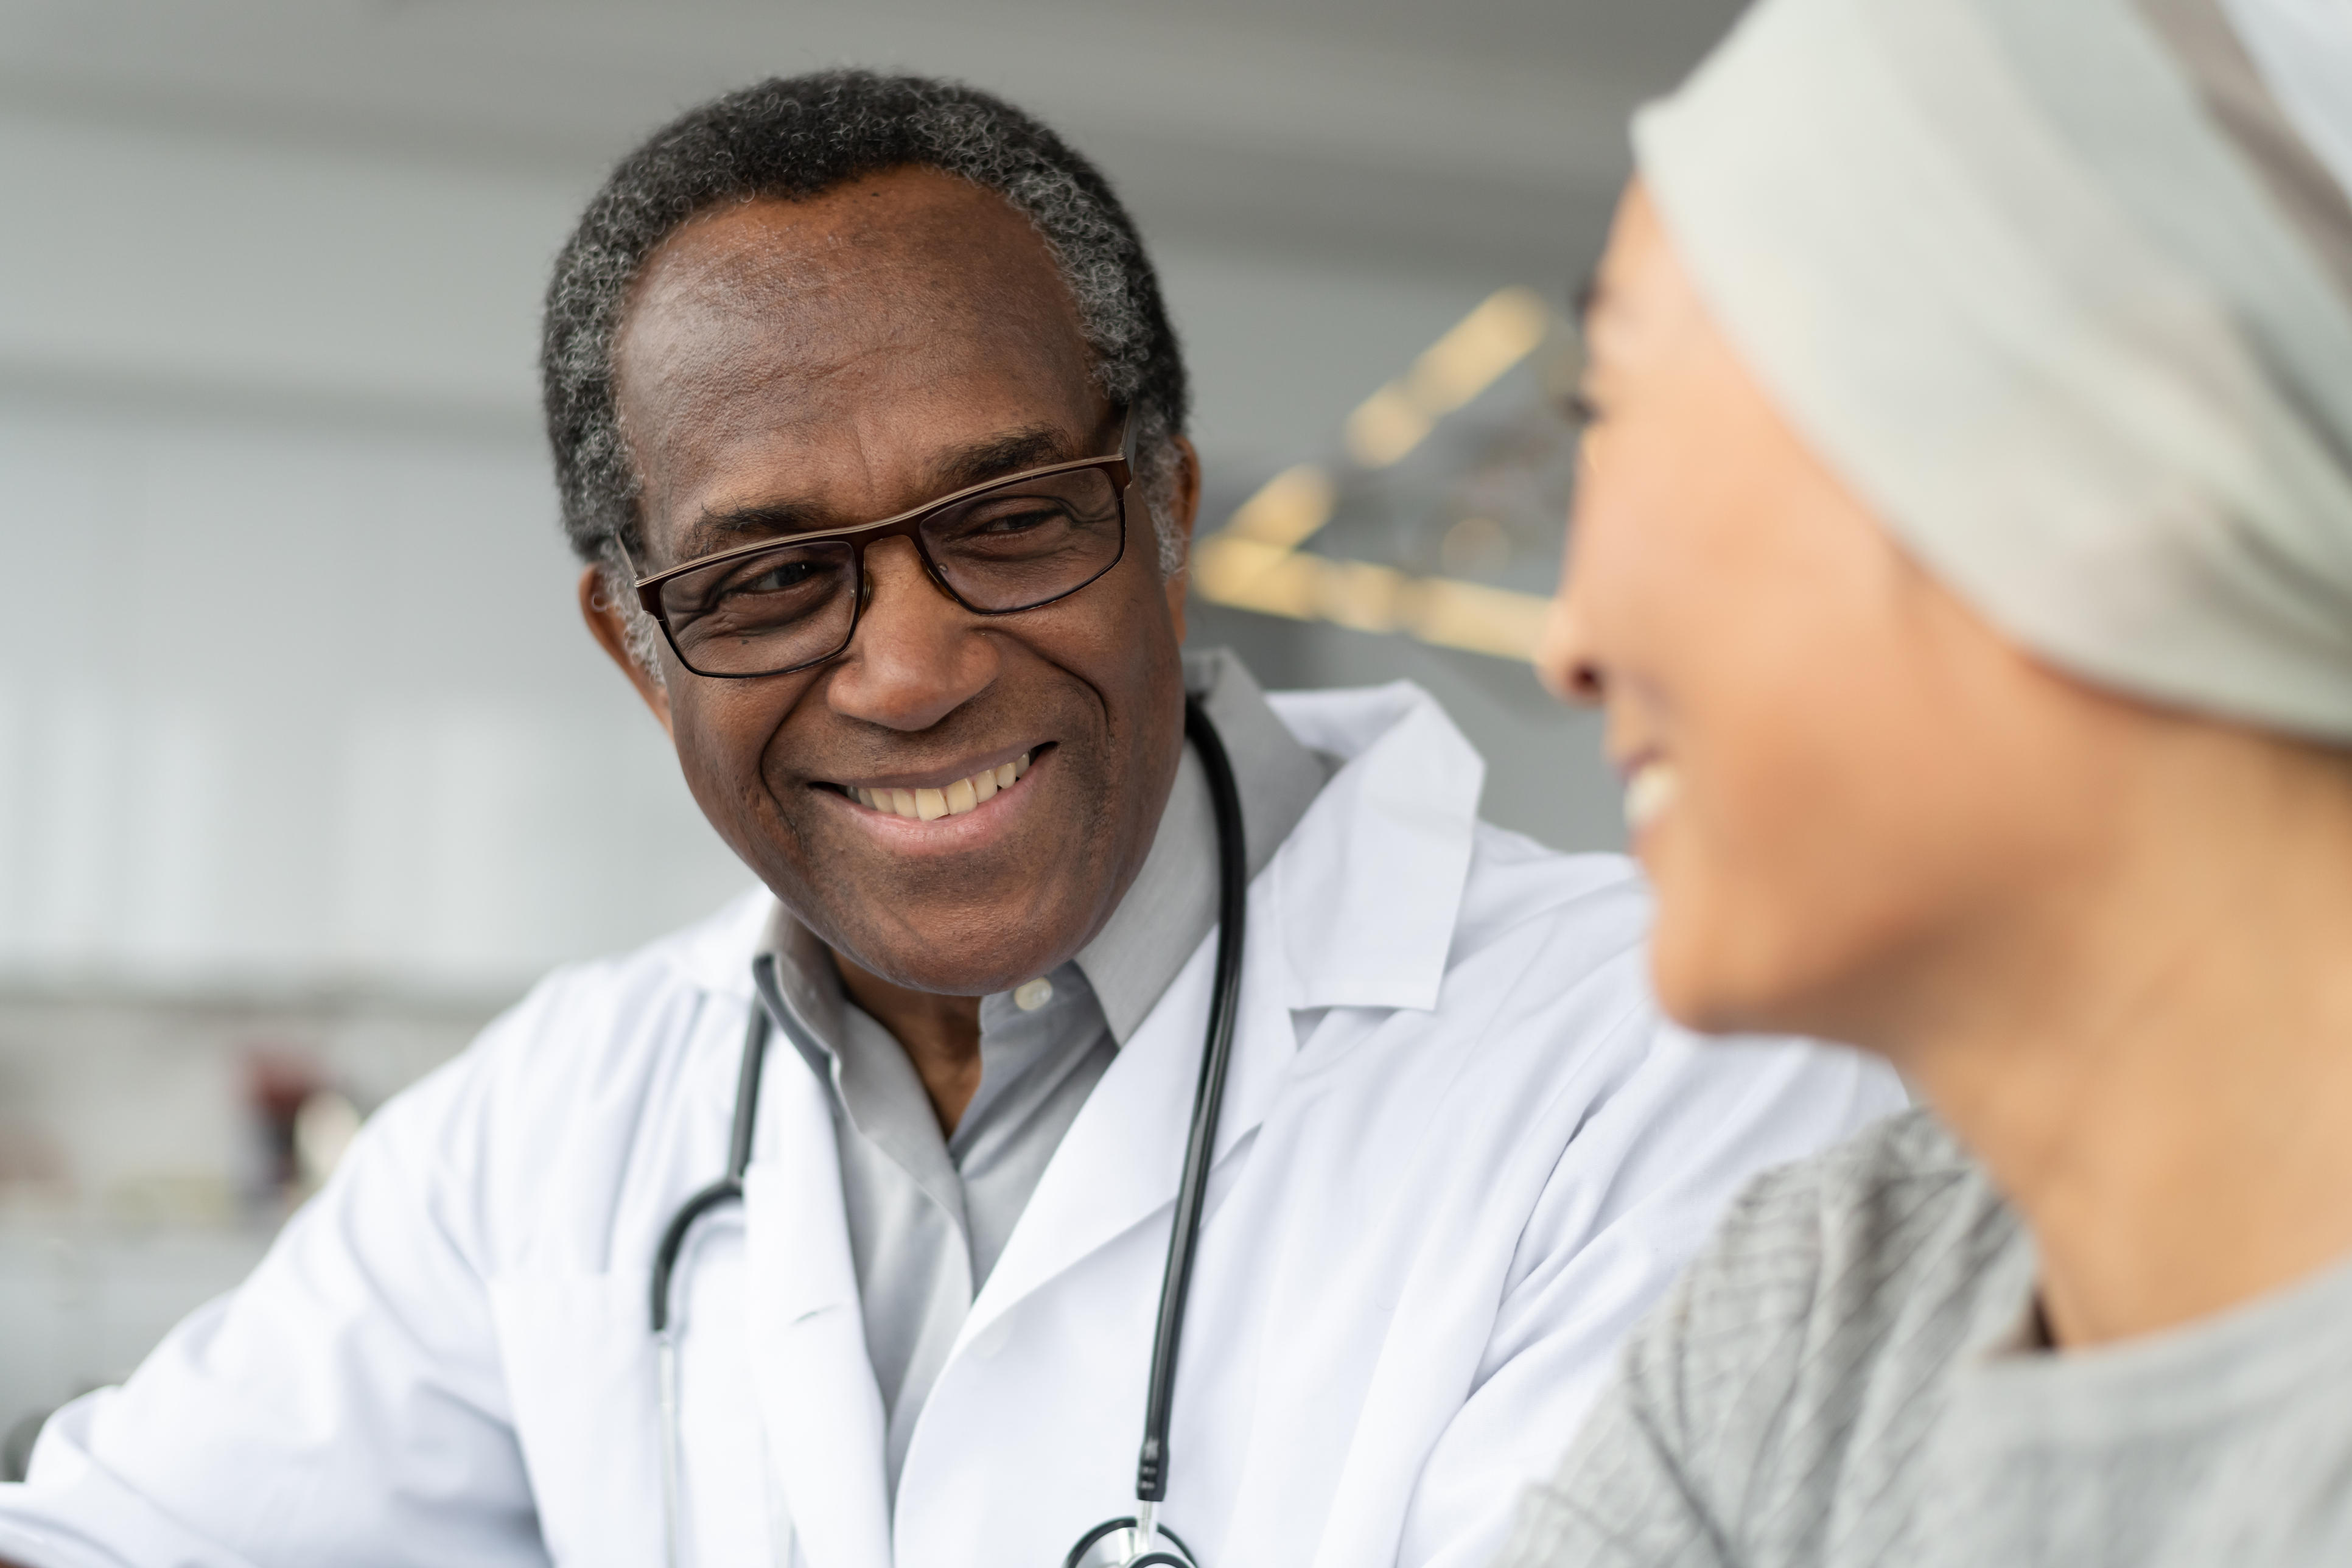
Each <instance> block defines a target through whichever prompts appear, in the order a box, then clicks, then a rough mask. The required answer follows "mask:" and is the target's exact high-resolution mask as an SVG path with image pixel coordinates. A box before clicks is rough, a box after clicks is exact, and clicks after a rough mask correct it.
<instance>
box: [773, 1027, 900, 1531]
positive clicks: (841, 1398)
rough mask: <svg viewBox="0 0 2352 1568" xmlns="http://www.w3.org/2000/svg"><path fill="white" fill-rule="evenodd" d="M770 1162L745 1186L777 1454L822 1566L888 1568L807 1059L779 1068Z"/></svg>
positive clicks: (867, 1370)
mask: <svg viewBox="0 0 2352 1568" xmlns="http://www.w3.org/2000/svg"><path fill="white" fill-rule="evenodd" d="M768 1079H769V1083H768V1088H767V1095H766V1099H767V1101H768V1109H767V1110H766V1112H765V1114H764V1115H763V1117H762V1121H764V1122H765V1123H766V1126H765V1127H764V1128H763V1132H764V1133H765V1135H766V1136H765V1140H764V1142H765V1147H766V1153H765V1155H764V1156H763V1157H762V1158H761V1159H759V1160H756V1161H755V1162H754V1163H752V1165H751V1170H750V1171H749V1172H748V1173H746V1175H745V1178H744V1184H743V1185H744V1192H743V1207H744V1223H745V1227H746V1233H747V1240H748V1246H749V1250H750V1264H751V1289H750V1291H749V1292H748V1294H747V1300H748V1302H749V1305H750V1310H751V1321H750V1323H749V1324H748V1325H746V1336H745V1338H746V1342H747V1343H748V1344H749V1345H750V1346H751V1370H752V1377H753V1379H754V1382H755V1384H756V1388H757V1393H758V1397H759V1403H760V1408H761V1420H762V1426H763V1427H764V1429H765V1431H766V1435H767V1441H768V1451H769V1455H770V1457H771V1459H772V1463H773V1464H774V1466H775V1472H776V1479H777V1484H778V1488H779V1489H780V1490H781V1491H782V1495H783V1503H784V1509H785V1511H786V1512H787V1513H788V1514H789V1516H790V1518H791V1521H792V1524H793V1531H794V1533H795V1535H796V1537H797V1539H798V1542H799V1546H800V1552H801V1556H802V1558H803V1560H804V1561H805V1562H806V1563H809V1564H810V1568H889V1563H890V1525H889V1508H888V1502H887V1495H888V1494H887V1489H886V1487H885V1484H884V1478H883V1415H882V1397H881V1394H880V1392H879V1391H878V1390H877V1387H876V1385H875V1382H874V1369H873V1365H872V1363H870V1362H869V1361H868V1360H867V1359H866V1330H865V1320H864V1318H863V1316H862V1315H861V1313H860V1310H859V1307H858V1299H857V1275H856V1268H855V1267H854V1266H853V1264H852V1262H851V1258H850V1252H849V1230H848V1221H847V1219H846V1217H845V1214H844V1211H843V1207H842V1196H841V1163H840V1153H839V1151H838V1149H837V1148H836V1146H835V1142H834V1129H833V1118H832V1115H831V1113H830V1111H829V1110H828V1108H827V1104H826V1100H825V1097H824V1088H823V1086H821V1085H820V1084H819V1083H818V1082H817V1081H816V1079H815V1078H814V1076H813V1075H812V1074H811V1073H810V1072H809V1071H808V1069H807V1067H806V1064H804V1063H803V1062H802V1061H801V1060H800V1059H799V1057H798V1055H797V1054H796V1053H794V1052H792V1051H789V1050H785V1051H773V1052H772V1054H771V1055H770V1057H769V1059H768Z"/></svg>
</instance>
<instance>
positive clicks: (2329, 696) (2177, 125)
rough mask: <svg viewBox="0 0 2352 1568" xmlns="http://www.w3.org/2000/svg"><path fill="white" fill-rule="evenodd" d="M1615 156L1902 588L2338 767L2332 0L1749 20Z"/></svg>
mask: <svg viewBox="0 0 2352 1568" xmlns="http://www.w3.org/2000/svg"><path fill="white" fill-rule="evenodd" d="M1633 134H1634V143H1635V148H1636V152H1637V155H1638V159H1639V163H1640V166H1641V170H1642V174H1643V180H1644V183H1645V184H1646V185H1647V187H1648V189H1649V191H1650V194H1651V196H1652V199H1653V200H1654V202H1655V204H1656V205H1657V207H1658V210H1659V212H1660V214H1661V216H1662V217H1663V219H1664V223H1665V226H1666V228H1667V231H1668V233H1669V234H1670V235H1671V236H1672V237H1673V238H1674V240H1675V246H1676V248H1677V250H1678V252H1679V254H1680V255H1681V257H1682V258H1683V261H1684V263H1685V266H1686V267H1687V268H1689V270H1690V272H1691V275H1692V277H1693V278H1694V279H1695V280H1696V284H1697V286H1698V289H1699V291H1700V293H1701V295H1702V297H1703V298H1705V299H1706V301H1707V304H1708V306H1709V308H1710V309H1711V310H1712V311H1713V312H1714V314H1715V316H1716V318H1717V321H1718V322H1720V323H1721V325H1722V327H1723V329H1724V330H1725V331H1726V333H1727V336H1728V338H1729V339H1730V341H1731V342H1733V344H1734V345H1735V346H1736V347H1737V349H1738V351H1739V353H1741V355H1742V356H1743V358H1744V359H1745V360H1746V361H1747V363H1748V365H1749V367H1750V368H1751V370H1752V371H1753V372H1754V373H1755V374H1756V375H1757V377H1758V379H1759V383H1760V384H1762V385H1763V386H1764V387H1765V388H1766V390H1767V391H1768V393H1769V395H1771V396H1772V397H1773V399H1774V401H1775V402H1776V403H1777V404H1778V405H1779V406H1780V409H1781V410H1782V412H1783V414H1784V415H1785V416H1787V417H1788V418H1789V419H1790V423H1791V424H1792V426H1794V427H1795V428H1796V429H1797V430H1798V431H1799V432H1800V433H1801V435H1802V436H1803V437H1804V438H1805V439H1806V440H1807V441H1808V442H1809V443H1810V444H1811V446H1812V447H1814V449H1815V450H1816V451H1818V452H1819V453H1820V454H1822V457H1823V458H1825V459H1826V460H1827V461H1828V462H1829V463H1830V464H1831V466H1832V468H1835V469H1836V470H1837V471H1838V472H1839V473H1840V474H1841V475H1842V476H1843V478H1844V479H1846V481H1847V482H1848V483H1849V484H1850V485H1852V486H1853V489H1855V491H1856V492H1857V493H1858V494H1859V495H1860V496H1861V497H1862V498H1863V499H1864V501H1865V503H1866V504H1868V505H1870V506H1871V507H1872V508H1873V509H1874V510H1875V511H1876V512H1877V513H1878V515H1879V516H1880V517H1881V518H1882V519H1883V520H1884V521H1885V523H1886V524H1887V526H1888V527H1889V528H1891V529H1892V530H1893V531H1895V534H1896V535H1897V536H1898V537H1899V538H1901V539H1902V540H1903V541H1904V542H1905V543H1906V545H1907V546H1908V547H1909V549H1910V550H1911V551H1912V552H1913V553H1914V554H1915V555H1916V557H1917V558H1918V559H1919V560H1921V561H1922V562H1923V563H1925V564H1926V565H1927V567H1928V569H1929V570H1931V571H1932V572H1934V573H1935V574H1937V576H1939V577H1940V578H1942V579H1943V580H1944V581H1945V582H1946V583H1947V584H1949V585H1950V586H1951V587H1952V588H1953V589H1954V590H1955V591H1957V592H1958V594H1960V595H1961V596H1962V597H1964V598H1966V599H1967V600H1969V602H1970V603H1971V604H1973V605H1976V606H1977V607H1978V609H1979V611H1981V612H1982V613H1983V614H1984V615H1985V616H1988V617H1989V618H1990V620H1991V621H1992V622H1993V623H1994V624H1995V625H1997V626H2000V627H2001V628H2002V629H2003V630H2004V631H2005V632H2006V633H2007V634H2009V635H2010V636H2012V637H2015V638H2016V639H2017V640H2018V641H2019V642H2020V643H2021V644H2022V645H2024V646H2025V647H2029V648H2032V649H2033V650H2034V651H2035V652H2037V653H2038V654H2040V655H2042V657H2044V658H2047V659H2049V660H2050V661H2051V662H2052V663H2053V664H2054V665H2056V666H2059V667H2061V668H2066V669H2069V670H2072V671H2074V672H2076V673H2078V674H2080V675H2081V676H2083V677H2084V678H2086V679H2091V680H2094V681H2096V682H2100V683H2104V684H2107V685H2111V686H2113V687H2116V688H2118V689H2124V690H2127V691H2130V692H2134V693H2137V694H2140V695H2143V696H2146V697H2148V698H2151V699H2154V700H2159V701H2163V702H2168V703H2175V704H2179V705H2183V706H2187V707H2191V708H2197V709H2201V710H2207V711H2210V712H2215V713H2220V714H2223V715H2228V716H2232V717H2236V718H2240V719H2243V720H2246V721H2252V722H2255V723H2259V724H2262V725H2264V726H2268V727H2273V728H2276V729H2280V730H2285V731H2294V732H2296V733H2300V734H2304V735H2308V736H2314V737H2318V738H2321V739H2324V740H2328V741H2332V742H2352V200H2347V195H2346V190H2347V184H2352V4H2347V0H1761V3H1760V4H1759V5H1757V7H1756V8H1755V9H1754V10H1753V11H1752V12H1751V13H1750V14H1749V15H1748V17H1747V18H1746V19H1745V20H1744V21H1743V22H1742V23H1741V24H1740V26H1738V28H1737V29H1736V30H1735V31H1734V33H1733V34H1732V36H1731V37H1730V38H1729V39H1727V41H1726V43H1725V44H1724V45H1723V47H1721V48H1720V49H1718V50H1717V53H1716V54H1715V56H1714V57H1713V58H1711V59H1709V60H1708V61H1707V63H1706V65H1705V66H1703V67H1702V68H1700V69H1699V71H1698V72H1697V74H1696V76H1694V77H1693V78H1692V79H1691V80H1690V82H1689V83H1688V84H1687V85H1685V87H1684V88H1683V89H1682V90H1681V91H1680V92H1678V93H1677V94H1675V96H1674V97H1673V98H1671V99H1669V100H1666V101H1664V102H1663V103H1660V104H1657V105H1654V106H1653V107H1651V108H1650V109H1648V110H1644V111H1643V113H1642V115H1641V116H1640V118H1639V119H1638V120H1637V121H1635V124H1634V133H1633Z"/></svg>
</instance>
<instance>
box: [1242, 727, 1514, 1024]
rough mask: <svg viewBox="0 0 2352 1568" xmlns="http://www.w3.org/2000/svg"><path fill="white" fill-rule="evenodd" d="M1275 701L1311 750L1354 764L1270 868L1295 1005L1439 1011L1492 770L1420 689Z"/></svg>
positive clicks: (1288, 994)
mask: <svg viewBox="0 0 2352 1568" xmlns="http://www.w3.org/2000/svg"><path fill="white" fill-rule="evenodd" d="M1269 701H1270V702H1271V703H1272V704H1273V707H1274V710H1275V711H1276V713H1277V714H1279V715H1280V716H1281V718H1282V721H1283V722H1284V723H1286V724H1287V725H1288V726H1289V727H1290V731H1291V732H1292V733H1293V734H1295V735H1297V737H1298V739H1299V741H1300V742H1302V743H1304V744H1305V745H1307V746H1308V747H1309V748H1311V749H1313V750H1315V751H1318V752H1328V753H1330V754H1332V755H1335V756H1338V757H1341V758H1344V759H1346V762H1345V765H1344V766H1342V767H1341V768H1340V770H1339V773H1338V775H1337V776H1336V777H1334V778H1333V779H1332V781H1331V782H1330V783H1329V784H1327V785H1325V786H1324V790H1323V793H1322V795H1320V796H1319V797H1318V799H1317V800H1316V802H1315V805H1313V806H1312V807H1311V808H1309V810H1308V811H1307V816H1306V817H1305V818H1304V819H1302V820H1301V821H1300V823H1299V825H1298V828H1297V831H1296V832H1294V833H1293V834H1292V835H1291V837H1290V839H1289V841H1288V842H1287V843H1286V844H1285V845H1284V846H1283V847H1282V852H1281V853H1280V854H1279V855H1277V856H1276V858H1275V861H1274V864H1273V865H1272V866H1271V867H1270V868H1269V870H1270V872H1271V873H1272V875H1273V876H1274V877H1275V878H1276V879H1277V880H1278V884H1279V900H1278V903H1277V912H1276V914H1275V915H1274V917H1273V918H1274V919H1275V920H1276V921H1278V922H1279V926H1280V929H1281V931H1282V934H1283V959H1284V973H1285V975H1286V991H1285V993H1284V1000H1285V1002H1286V1005H1289V1006H1290V1007H1293V1008H1297V1009H1302V1010H1303V1009H1307V1008H1316V1007H1410V1008H1415V1009H1420V1010H1424V1011H1425V1010H1427V1009H1430V1008H1433V1007H1435V1006H1436V1005H1437V994H1438V989H1439V987H1440V985H1441V984H1443V983H1444V978H1445V959H1446V954H1447V953H1448V952H1450V951H1451V950H1452V948H1453V945H1454V926H1455V924H1456V923H1457V922H1458V921H1459V920H1460V917H1461V909H1462V890H1463V889H1464V887H1465V885H1466V883H1467V882H1468V880H1469V876H1470V854H1471V848H1472V845H1473V843H1474V841H1475V837H1476V833H1477V824H1478V794H1479V791H1480V790H1481V788H1483V787H1484V785H1485V784H1486V762H1485V761H1484V760H1483V759H1482V758H1481V757H1480V756H1479V755H1478V753H1477V752H1476V750H1475V748H1473V747H1472V746H1471V744H1470V742H1469V741H1468V740H1467V739H1466V738H1465V736H1464V735H1463V733H1462V731H1459V730H1457V729H1455V728H1454V721H1452V720H1450V719H1448V718H1447V717H1446V716H1445V710H1444V709H1442V708H1440V707H1439V706H1438V705H1437V702H1436V700H1434V699H1433V698H1432V697H1431V696H1430V695H1429V693H1427V692H1426V691H1423V689H1421V688H1420V687H1418V686H1415V685H1413V684H1412V682H1411V681H1406V680H1400V681H1394V682H1391V684H1389V685H1387V686H1378V687H1369V688H1365V689H1358V690H1349V691H1293V692H1279V693H1276V694H1275V695H1274V696H1273V697H1271V698H1270V699H1269Z"/></svg>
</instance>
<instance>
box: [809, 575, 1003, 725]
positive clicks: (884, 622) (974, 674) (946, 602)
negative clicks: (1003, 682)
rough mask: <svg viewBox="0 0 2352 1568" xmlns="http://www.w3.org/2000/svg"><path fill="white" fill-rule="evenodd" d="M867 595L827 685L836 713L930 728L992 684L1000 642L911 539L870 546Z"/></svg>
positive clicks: (880, 721) (885, 722) (883, 723)
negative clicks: (951, 592) (983, 630)
mask: <svg viewBox="0 0 2352 1568" xmlns="http://www.w3.org/2000/svg"><path fill="white" fill-rule="evenodd" d="M866 584H867V591H868V595H869V596H868V598H867V600H866V607H865V609H864V610H863V611H862V612H861V613H860V614H859V615H858V617H857V633H856V636H855V637H852V638H851V639H850V644H849V650H848V652H847V654H846V656H845V657H844V658H843V659H842V661H841V663H840V664H839V665H838V666H836V667H835V670H834V673H833V679H832V681H831V682H830V683H829V684H828V685H827V687H826V700H827V701H828V702H829V703H830V704H831V706H832V708H833V710H834V711H835V712H836V713H839V714H842V715H844V716H845V717H846V718H852V719H862V720H865V721H867V722H868V723H873V724H880V725H883V726H885V727H886V728H888V729H892V730H907V731H915V730H928V729H929V728H930V727H931V726H932V725H934V724H936V723H938V722H939V721H940V720H942V719H944V718H946V717H947V716H948V715H949V714H950V713H952V712H954V711H955V710H957V709H958V708H961V707H962V706H963V705H964V704H965V703H966V702H969V701H970V700H971V699H973V698H974V697H977V696H978V695H979V694H980V693H981V692H982V691H984V690H986V689H988V686H989V683H990V682H992V681H993V680H994V679H996V676H997V671H998V668H999V649H998V646H997V640H996V639H995V638H994V637H979V636H975V635H974V627H973V626H972V615H971V611H969V610H967V609H965V608H964V607H963V606H962V605H959V604H957V603H956V602H955V601H954V600H953V599H951V598H950V597H949V596H948V595H947V593H946V592H945V591H944V590H943V589H941V588H940V585H939V584H937V583H934V582H933V581H932V580H931V577H930V574H929V573H927V572H925V571H924V570H923V563H922V560H921V558H920V557H919V556H918V555H917V554H916V553H915V547H914V544H913V543H912V542H910V541H908V540H905V539H886V540H884V541H882V542H880V543H878V544H877V545H875V546H874V548H873V549H871V550H869V551H867V552H866Z"/></svg>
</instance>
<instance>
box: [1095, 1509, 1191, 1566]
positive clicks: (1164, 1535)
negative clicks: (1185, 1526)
mask: <svg viewBox="0 0 2352 1568" xmlns="http://www.w3.org/2000/svg"><path fill="white" fill-rule="evenodd" d="M1062 1568H1199V1565H1198V1564H1197V1563H1194V1562H1193V1561H1192V1548H1191V1547H1189V1546H1187V1545H1185V1544H1184V1542H1182V1541H1181V1539H1180V1538H1179V1537H1178V1536H1177V1534H1176V1532H1175V1531H1172V1530H1171V1529H1169V1528H1168V1527H1167V1526H1166V1525H1164V1524H1162V1525H1157V1526H1155V1527H1154V1528H1153V1529H1152V1531H1151V1533H1150V1535H1149V1536H1146V1535H1145V1534H1144V1532H1143V1531H1141V1530H1139V1529H1138V1528H1136V1523H1135V1521H1134V1520H1133V1519H1131V1518H1129V1519H1113V1520H1107V1521H1104V1522H1103V1523H1101V1524H1098V1525H1096V1526H1095V1527H1094V1529H1092V1530H1090V1531H1087V1533H1086V1535H1085V1536H1084V1537H1082V1538H1081V1539H1080V1540H1079V1542H1078V1543H1077V1544H1076V1546H1073V1547H1071V1548H1070V1554H1069V1555H1068V1556H1067V1557H1066V1558H1064V1559H1063V1560H1062Z"/></svg>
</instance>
